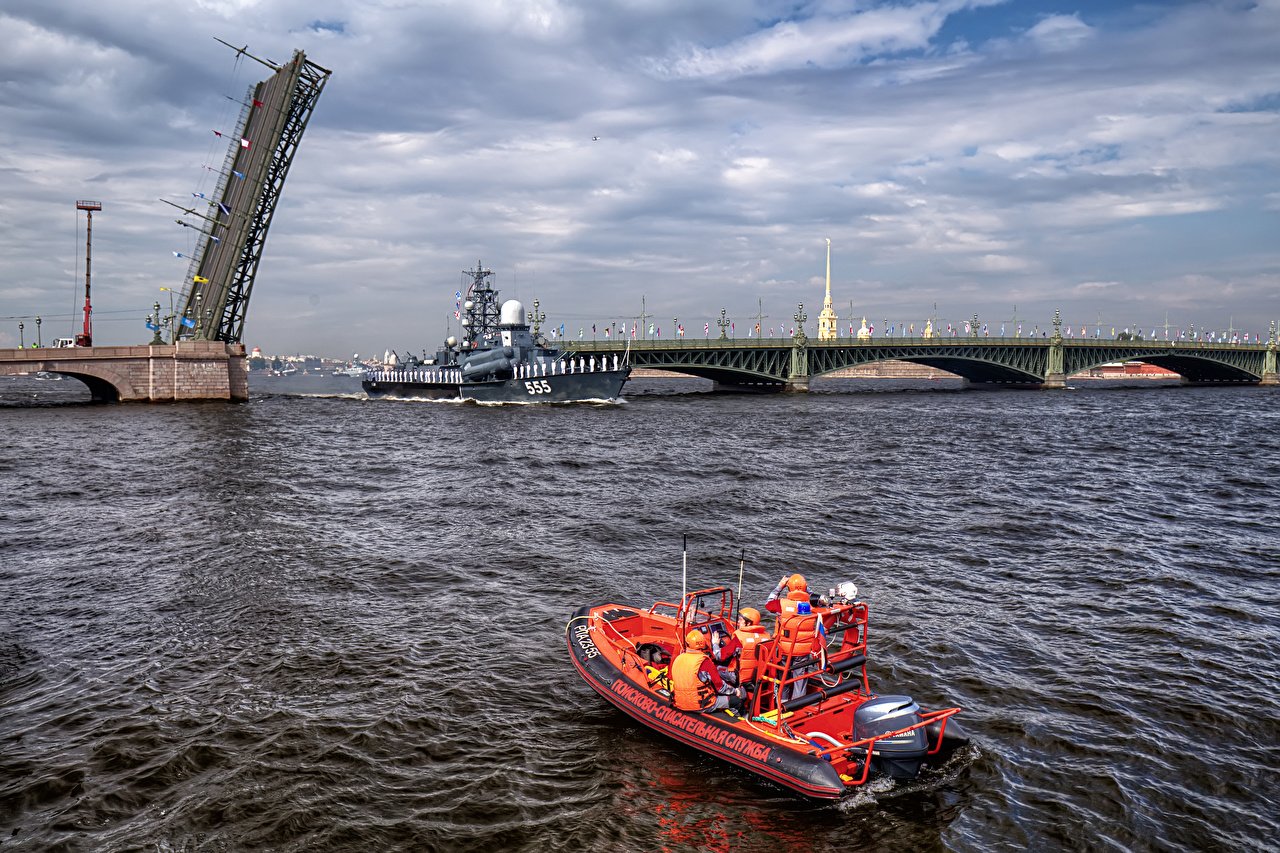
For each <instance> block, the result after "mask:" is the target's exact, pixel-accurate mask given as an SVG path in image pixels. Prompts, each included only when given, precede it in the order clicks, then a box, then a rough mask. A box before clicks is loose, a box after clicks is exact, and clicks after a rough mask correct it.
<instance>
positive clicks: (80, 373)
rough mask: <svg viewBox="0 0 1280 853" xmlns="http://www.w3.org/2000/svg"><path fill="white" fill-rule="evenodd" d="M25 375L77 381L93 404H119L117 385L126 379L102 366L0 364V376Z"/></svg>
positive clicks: (36, 363)
mask: <svg viewBox="0 0 1280 853" xmlns="http://www.w3.org/2000/svg"><path fill="white" fill-rule="evenodd" d="M26 373H56V374H58V375H59V376H66V377H69V378H71V379H78V380H80V382H81V383H83V384H84V385H85V387H87V388H88V389H89V395H90V396H91V397H92V398H93V401H94V402H95V403H118V402H120V388H119V385H118V384H117V383H119V382H121V381H122V379H123V380H124V381H125V382H127V381H128V380H127V377H121V376H118V375H111V374H114V373H116V371H112V370H111V369H110V368H109V366H106V365H103V366H101V367H98V369H96V370H92V371H91V370H87V369H85V368H84V367H83V366H75V367H71V366H68V365H65V364H57V363H54V364H45V363H43V362H32V363H27V364H21V363H20V364H0V376H22V375H23V374H26Z"/></svg>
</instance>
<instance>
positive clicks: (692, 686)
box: [671, 652, 716, 711]
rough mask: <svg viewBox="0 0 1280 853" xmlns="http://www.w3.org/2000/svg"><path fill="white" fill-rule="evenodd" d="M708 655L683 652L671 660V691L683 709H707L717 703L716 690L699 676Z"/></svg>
mask: <svg viewBox="0 0 1280 853" xmlns="http://www.w3.org/2000/svg"><path fill="white" fill-rule="evenodd" d="M706 659H707V656H706V655H705V654H703V653H702V652H681V653H680V654H679V655H678V656H677V657H676V659H675V660H673V661H672V662H671V692H672V698H673V699H674V700H675V703H676V707H677V708H679V709H680V710H681V711H705V710H706V709H708V708H710V707H712V706H714V705H715V704H716V692H715V691H714V690H712V689H711V685H710V684H707V683H705V682H704V681H703V680H702V679H700V678H698V670H700V669H702V662H703V661H704V660H706Z"/></svg>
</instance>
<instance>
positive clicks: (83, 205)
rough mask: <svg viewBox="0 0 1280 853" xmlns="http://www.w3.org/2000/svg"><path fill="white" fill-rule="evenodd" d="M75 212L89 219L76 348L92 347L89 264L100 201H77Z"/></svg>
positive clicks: (100, 208) (85, 236)
mask: <svg viewBox="0 0 1280 853" xmlns="http://www.w3.org/2000/svg"><path fill="white" fill-rule="evenodd" d="M76 210H83V211H84V212H85V215H86V216H88V217H89V224H88V226H87V227H86V228H85V232H84V331H83V332H82V333H81V334H78V335H76V346H78V347H91V346H93V327H92V325H91V324H90V322H89V317H90V315H92V314H93V307H92V306H91V305H90V304H89V263H90V258H91V257H92V254H93V212H94V211H95V210H102V202H100V201H77V202H76Z"/></svg>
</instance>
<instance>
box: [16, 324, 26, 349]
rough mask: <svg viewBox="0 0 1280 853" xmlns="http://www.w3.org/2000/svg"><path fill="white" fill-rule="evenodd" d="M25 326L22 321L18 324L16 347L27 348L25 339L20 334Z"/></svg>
mask: <svg viewBox="0 0 1280 853" xmlns="http://www.w3.org/2000/svg"><path fill="white" fill-rule="evenodd" d="M25 328H26V326H24V325H23V324H22V323H19V324H18V349H26V348H27V339H26V338H25V337H24V336H23V334H22V330H23V329H25Z"/></svg>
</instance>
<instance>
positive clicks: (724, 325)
mask: <svg viewBox="0 0 1280 853" xmlns="http://www.w3.org/2000/svg"><path fill="white" fill-rule="evenodd" d="M724 315H725V310H724V309H723V308H721V309H720V319H719V320H716V325H717V326H719V327H720V340H722V341H727V340H729V336H728V335H727V334H726V333H725V331H724V330H725V329H727V328H729V321H728V320H727V319H725V316H724Z"/></svg>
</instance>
